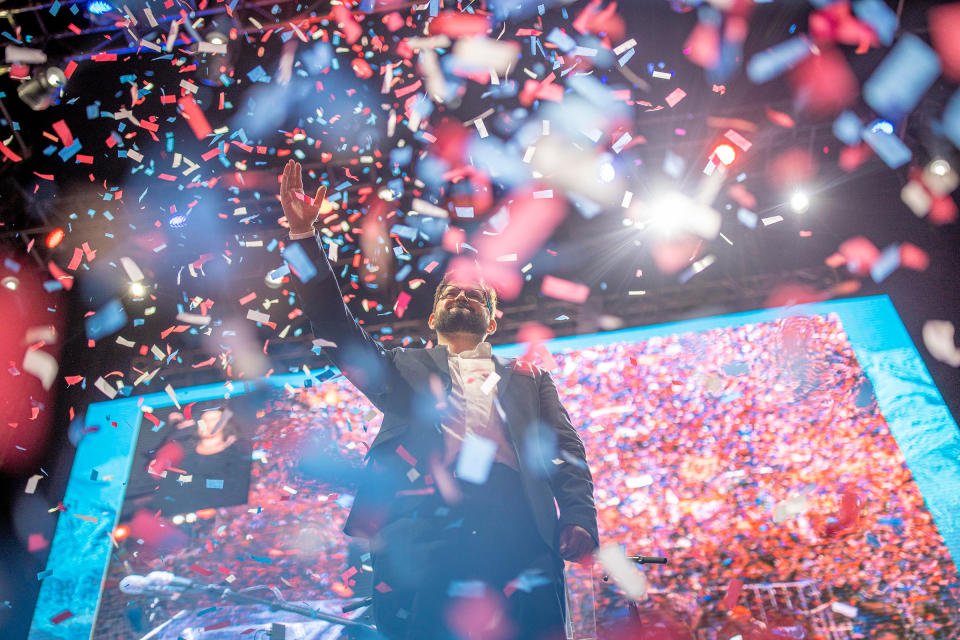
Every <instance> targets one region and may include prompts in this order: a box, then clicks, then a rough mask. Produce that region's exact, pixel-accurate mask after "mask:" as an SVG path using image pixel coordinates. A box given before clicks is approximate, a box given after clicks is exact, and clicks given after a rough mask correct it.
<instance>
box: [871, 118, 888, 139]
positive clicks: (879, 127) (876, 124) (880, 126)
mask: <svg viewBox="0 0 960 640" xmlns="http://www.w3.org/2000/svg"><path fill="white" fill-rule="evenodd" d="M870 130H871V131H872V132H874V133H885V134H887V135H888V136H889V135H892V134H893V123H892V122H890V121H889V120H884V119H882V118H881V119H880V120H874V121H873V123H872V124H871V125H870Z"/></svg>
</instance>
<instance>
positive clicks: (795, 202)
mask: <svg viewBox="0 0 960 640" xmlns="http://www.w3.org/2000/svg"><path fill="white" fill-rule="evenodd" d="M790 208H791V209H793V212H794V213H804V212H806V210H807V209H809V208H810V198H809V197H808V196H807V194H806V193H804V192H803V191H794V192H793V195H792V196H790Z"/></svg>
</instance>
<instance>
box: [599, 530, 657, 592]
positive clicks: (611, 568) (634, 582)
mask: <svg viewBox="0 0 960 640" xmlns="http://www.w3.org/2000/svg"><path fill="white" fill-rule="evenodd" d="M595 555H596V558H597V561H598V562H599V563H600V564H601V565H603V568H604V569H605V570H606V572H607V573H608V574H609V575H610V578H611V579H613V581H614V583H616V585H617V586H618V587H620V588H621V589H623V592H624V594H625V595H626V596H627V598H629V599H631V600H642V599H643V598H645V597H646V596H647V588H648V582H647V576H646V574H644V573H641V572H640V571H638V570H637V568H636V567H635V566H634V564H633V563H632V562H631V561H629V560H628V559H627V556H626V552H625V551H624V548H623V547H622V546H621V545H619V544H614V543H609V544H605V545H603V546H601V547H600V548H599V549H598V550H597V552H596V554H595Z"/></svg>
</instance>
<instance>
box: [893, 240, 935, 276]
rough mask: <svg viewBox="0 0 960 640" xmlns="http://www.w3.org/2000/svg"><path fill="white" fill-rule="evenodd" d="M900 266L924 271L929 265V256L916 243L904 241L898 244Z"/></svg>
mask: <svg viewBox="0 0 960 640" xmlns="http://www.w3.org/2000/svg"><path fill="white" fill-rule="evenodd" d="M900 266H903V267H906V268H907V269H913V270H915V271H926V270H927V267H929V266H930V256H928V255H927V252H926V251H924V250H923V249H921V248H920V247H918V246H917V245H915V244H912V243H910V242H904V243H903V244H902V245H900Z"/></svg>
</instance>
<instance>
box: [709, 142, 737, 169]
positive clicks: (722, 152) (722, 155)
mask: <svg viewBox="0 0 960 640" xmlns="http://www.w3.org/2000/svg"><path fill="white" fill-rule="evenodd" d="M713 155H714V156H716V158H717V160H719V161H720V162H721V164H723V166H725V167H729V166H730V165H731V164H733V161H734V160H736V159H737V151H736V149H734V148H733V147H732V146H730V145H729V144H718V145H717V146H716V148H714V150H713Z"/></svg>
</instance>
